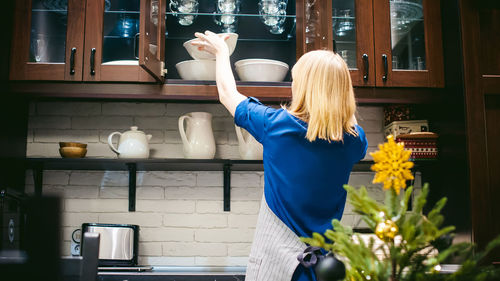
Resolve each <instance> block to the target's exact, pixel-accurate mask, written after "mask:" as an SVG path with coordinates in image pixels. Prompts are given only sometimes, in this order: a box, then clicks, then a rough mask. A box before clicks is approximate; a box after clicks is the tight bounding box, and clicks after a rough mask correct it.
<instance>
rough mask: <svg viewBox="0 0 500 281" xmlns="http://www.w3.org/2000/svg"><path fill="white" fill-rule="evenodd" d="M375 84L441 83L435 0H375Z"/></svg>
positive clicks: (438, 28) (422, 84) (438, 24)
mask: <svg viewBox="0 0 500 281" xmlns="http://www.w3.org/2000/svg"><path fill="white" fill-rule="evenodd" d="M375 3H376V4H375V7H374V9H375V25H376V34H375V38H376V40H375V44H376V52H377V54H376V57H377V65H378V66H377V85H380V86H382V85H384V86H427V87H435V86H439V84H440V83H442V47H441V40H442V38H441V22H440V19H441V18H440V12H439V11H440V7H439V1H433V0H375Z"/></svg>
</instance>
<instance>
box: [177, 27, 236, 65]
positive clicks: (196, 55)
mask: <svg viewBox="0 0 500 281" xmlns="http://www.w3.org/2000/svg"><path fill="white" fill-rule="evenodd" d="M220 34H228V35H229V38H227V39H226V44H227V47H228V48H229V55H231V54H232V53H233V52H234V49H235V48H236V42H237V41H238V34H236V33H220ZM194 40H198V38H195V39H191V40H189V41H186V42H184V44H182V45H183V46H184V48H186V50H187V51H188V53H189V55H190V56H191V57H192V58H193V59H195V60H214V59H215V56H214V55H212V54H211V53H209V52H207V51H203V50H198V46H195V45H192V44H191V42H193V41H194Z"/></svg>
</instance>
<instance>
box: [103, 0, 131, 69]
mask: <svg viewBox="0 0 500 281" xmlns="http://www.w3.org/2000/svg"><path fill="white" fill-rule="evenodd" d="M104 5H105V6H104V22H103V31H102V38H103V39H102V61H101V63H102V64H103V65H116V64H124V65H128V64H135V65H138V64H139V61H138V60H139V50H138V47H139V15H140V0H126V1H119V0H105V2H104Z"/></svg>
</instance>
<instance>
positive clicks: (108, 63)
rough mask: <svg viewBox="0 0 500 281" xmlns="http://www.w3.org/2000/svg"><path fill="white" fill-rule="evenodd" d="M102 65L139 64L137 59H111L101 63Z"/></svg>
mask: <svg viewBox="0 0 500 281" xmlns="http://www.w3.org/2000/svg"><path fill="white" fill-rule="evenodd" d="M102 65H139V61H138V60H113V61H108V62H105V63H103V64H102Z"/></svg>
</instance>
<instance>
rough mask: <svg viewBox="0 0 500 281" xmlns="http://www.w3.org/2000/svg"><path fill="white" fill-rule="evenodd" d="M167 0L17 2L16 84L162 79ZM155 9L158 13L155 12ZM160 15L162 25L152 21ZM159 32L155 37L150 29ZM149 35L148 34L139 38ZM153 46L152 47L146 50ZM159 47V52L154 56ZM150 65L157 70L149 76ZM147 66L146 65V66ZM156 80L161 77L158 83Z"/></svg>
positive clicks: (13, 64) (13, 59) (13, 69)
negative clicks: (159, 73)
mask: <svg viewBox="0 0 500 281" xmlns="http://www.w3.org/2000/svg"><path fill="white" fill-rule="evenodd" d="M164 3H165V2H164V1H163V0H161V1H159V0H131V1H120V0H87V1H80V0H58V1H55V0H21V1H16V7H15V19H14V20H15V23H14V38H13V40H12V52H11V68H10V69H11V70H10V79H11V80H65V81H129V82H154V81H155V80H159V76H158V72H157V71H155V70H156V69H157V68H159V67H158V66H157V65H156V66H153V65H152V64H153V63H154V62H155V61H158V60H162V58H163V53H162V50H163V49H162V47H161V44H159V43H160V42H159V40H155V41H152V40H151V38H153V37H156V38H158V36H159V33H160V32H161V31H162V28H161V26H163V23H164V15H163V13H162V12H161V11H164V8H165V5H164ZM151 7H153V8H154V9H156V12H155V14H154V15H153V14H152V13H151V11H150V10H151ZM146 14H149V15H150V17H154V18H155V20H156V21H157V22H156V25H154V26H152V24H150V22H151V20H148V21H146ZM150 30H151V31H153V32H155V34H154V35H153V34H152V33H151V32H149V31H150ZM141 32H143V33H148V36H139V34H140V33H141ZM145 43H147V44H148V46H149V48H144V46H145V45H144V44H145ZM153 43H154V44H156V45H154V48H156V50H157V53H155V54H154V55H151V54H150V50H151V49H153V47H151V46H153ZM146 65H147V66H148V67H149V68H150V69H155V70H153V71H151V72H152V73H149V72H148V71H146V70H145V67H146ZM141 66H144V67H141ZM155 78H156V79H155Z"/></svg>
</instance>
